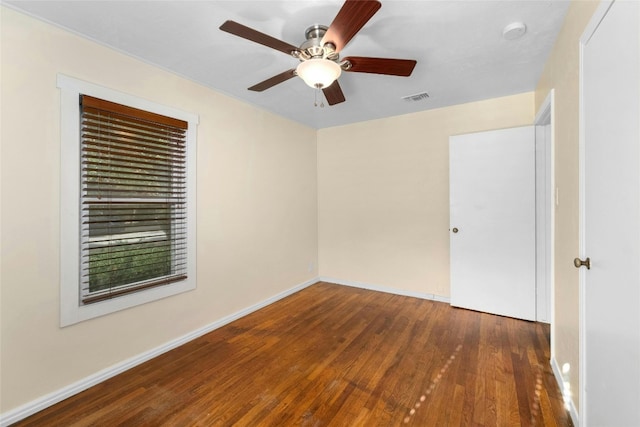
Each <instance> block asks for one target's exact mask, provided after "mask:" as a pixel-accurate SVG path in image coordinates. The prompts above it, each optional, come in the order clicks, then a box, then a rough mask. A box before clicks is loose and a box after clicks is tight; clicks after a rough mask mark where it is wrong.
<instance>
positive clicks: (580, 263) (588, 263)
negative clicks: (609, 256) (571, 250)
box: [573, 257, 591, 270]
mask: <svg viewBox="0 0 640 427" xmlns="http://www.w3.org/2000/svg"><path fill="white" fill-rule="evenodd" d="M573 265H575V266H576V268H580V267H582V266H583V265H584V266H585V267H587V270H591V259H589V257H587V258H586V259H585V260H584V261H583V260H581V259H580V258H576V259H574V260H573Z"/></svg>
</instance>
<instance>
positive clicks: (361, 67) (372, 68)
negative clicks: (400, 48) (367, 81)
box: [343, 56, 417, 77]
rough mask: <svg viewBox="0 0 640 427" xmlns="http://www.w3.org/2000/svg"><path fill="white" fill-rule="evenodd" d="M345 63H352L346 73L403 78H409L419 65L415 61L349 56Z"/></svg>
mask: <svg viewBox="0 0 640 427" xmlns="http://www.w3.org/2000/svg"><path fill="white" fill-rule="evenodd" d="M343 61H349V62H350V63H351V67H350V68H346V69H345V71H352V72H355V73H373V74H387V75H391V76H403V77H409V76H410V75H411V73H412V72H413V68H414V67H415V66H416V63H417V62H416V61H414V60H413V59H393V58H369V57H366V56H349V57H347V58H344V59H343Z"/></svg>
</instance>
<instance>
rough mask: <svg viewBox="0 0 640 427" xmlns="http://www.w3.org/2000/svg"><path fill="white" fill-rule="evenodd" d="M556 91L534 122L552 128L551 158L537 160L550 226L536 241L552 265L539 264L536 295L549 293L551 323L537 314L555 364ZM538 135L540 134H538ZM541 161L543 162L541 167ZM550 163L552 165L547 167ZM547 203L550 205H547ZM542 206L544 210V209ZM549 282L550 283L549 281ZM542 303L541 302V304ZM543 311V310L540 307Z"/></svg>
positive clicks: (539, 196) (540, 197)
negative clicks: (541, 269) (542, 291)
mask: <svg viewBox="0 0 640 427" xmlns="http://www.w3.org/2000/svg"><path fill="white" fill-rule="evenodd" d="M554 103H555V89H551V90H550V91H549V94H548V95H547V97H546V98H545V100H544V102H543V103H542V104H541V105H540V108H539V109H538V113H537V114H536V118H535V120H534V122H533V123H534V125H535V126H536V127H537V126H546V125H548V126H549V127H550V132H549V133H550V138H549V140H545V141H544V144H545V145H546V146H545V147H544V151H543V152H545V153H549V154H550V155H549V156H546V155H545V156H543V157H542V158H539V156H536V183H538V182H539V180H538V176H539V174H542V175H543V177H542V182H544V183H545V184H546V185H545V188H543V189H542V190H541V191H539V189H536V211H538V209H539V208H543V211H544V215H545V217H546V218H548V219H549V220H550V224H545V225H546V227H544V228H543V227H538V223H536V236H537V238H536V241H537V242H544V245H545V251H546V253H547V254H549V256H548V257H547V258H548V260H549V262H544V261H541V260H536V263H538V262H544V264H545V265H544V270H545V271H544V274H545V277H543V278H540V277H537V278H536V293H538V292H539V289H540V287H542V286H544V287H545V288H546V289H545V290H546V293H547V298H546V299H545V301H543V304H546V307H545V309H546V310H545V311H546V312H547V313H548V315H547V319H541V318H540V315H539V313H540V311H539V310H536V311H537V319H536V320H538V321H546V322H549V324H550V325H551V343H550V345H551V359H552V360H553V359H554V357H555V340H554V337H555V330H554V319H555V317H554V316H555V277H554V275H555V273H554V272H555V267H554V252H555V245H554V244H553V242H554V238H555V211H556V210H555V208H556V203H555V200H556V198H555V172H554V171H555V128H554V117H555V106H554ZM536 134H537V133H536ZM539 144H540V141H539V140H538V138H536V152H538V148H539ZM539 160H542V162H541V163H539ZM547 162H548V163H549V164H547ZM545 202H546V203H545ZM540 205H542V206H540ZM546 278H548V280H546ZM538 303H539V302H538ZM538 308H539V307H538Z"/></svg>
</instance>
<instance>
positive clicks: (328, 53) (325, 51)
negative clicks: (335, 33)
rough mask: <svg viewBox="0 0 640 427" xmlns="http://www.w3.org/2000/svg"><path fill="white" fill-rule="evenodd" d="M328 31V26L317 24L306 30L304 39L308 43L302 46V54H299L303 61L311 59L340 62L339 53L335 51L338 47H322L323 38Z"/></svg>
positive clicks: (329, 45)
mask: <svg viewBox="0 0 640 427" xmlns="http://www.w3.org/2000/svg"><path fill="white" fill-rule="evenodd" d="M327 29H328V27H327V26H326V25H320V24H316V25H312V26H310V27H309V28H307V29H306V30H305V32H304V37H305V39H306V41H305V42H304V43H302V44H301V45H300V54H298V56H300V57H301V59H302V60H306V59H311V58H322V59H329V60H332V61H337V60H338V53H337V52H336V51H335V49H336V47H335V46H334V45H333V44H331V43H325V44H324V45H322V37H324V34H325V33H326V32H327Z"/></svg>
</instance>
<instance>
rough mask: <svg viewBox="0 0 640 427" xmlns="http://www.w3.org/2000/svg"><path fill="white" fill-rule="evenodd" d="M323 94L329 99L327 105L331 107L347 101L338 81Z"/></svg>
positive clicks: (323, 90)
mask: <svg viewBox="0 0 640 427" xmlns="http://www.w3.org/2000/svg"><path fill="white" fill-rule="evenodd" d="M322 93H324V97H325V98H327V104H329V105H336V104H339V103H341V102H344V101H345V98H344V93H342V88H341V87H340V84H339V83H338V81H337V80H336V81H335V82H333V84H332V85H331V86H329V87H325V88H324V89H322Z"/></svg>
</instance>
